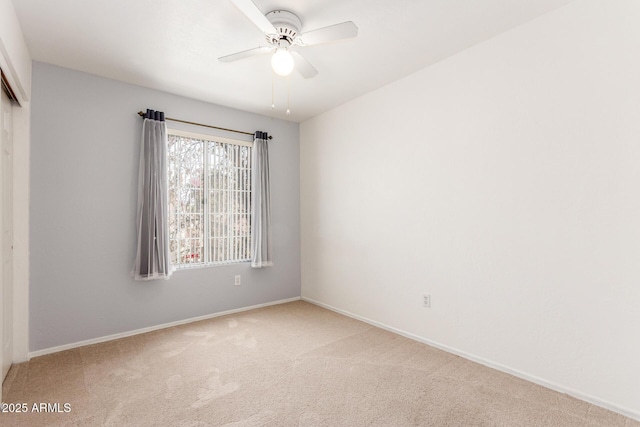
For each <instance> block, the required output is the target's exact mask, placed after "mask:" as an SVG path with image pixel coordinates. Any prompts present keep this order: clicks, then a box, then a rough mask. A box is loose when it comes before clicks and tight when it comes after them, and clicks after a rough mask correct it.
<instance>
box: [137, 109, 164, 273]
mask: <svg viewBox="0 0 640 427" xmlns="http://www.w3.org/2000/svg"><path fill="white" fill-rule="evenodd" d="M167 199H168V187H167V126H166V124H165V121H164V113H162V112H160V111H153V110H147V113H146V114H145V116H144V123H143V125H142V143H141V146H140V168H139V171H138V218H137V226H138V247H137V253H136V261H135V265H134V266H133V272H132V274H133V276H134V278H135V280H153V279H168V278H169V276H170V275H171V273H172V272H173V270H174V269H173V267H172V266H171V255H170V252H169V222H168V218H167V216H168V215H167V214H168V212H167V211H168V202H167Z"/></svg>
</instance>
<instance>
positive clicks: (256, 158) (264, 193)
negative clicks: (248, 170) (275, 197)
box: [251, 132, 273, 268]
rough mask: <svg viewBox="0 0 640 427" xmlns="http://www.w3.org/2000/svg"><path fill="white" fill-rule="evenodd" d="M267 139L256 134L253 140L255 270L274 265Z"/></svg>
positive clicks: (253, 264) (258, 133)
mask: <svg viewBox="0 0 640 427" xmlns="http://www.w3.org/2000/svg"><path fill="white" fill-rule="evenodd" d="M267 138H268V136H267V133H266V132H256V133H255V135H254V139H253V159H252V163H253V171H252V174H251V192H252V197H253V203H252V207H251V213H252V217H253V218H252V221H251V248H252V251H251V252H252V258H251V267H255V268H261V267H269V266H272V265H273V250H272V249H271V205H270V201H269V199H270V196H269V147H268V145H267Z"/></svg>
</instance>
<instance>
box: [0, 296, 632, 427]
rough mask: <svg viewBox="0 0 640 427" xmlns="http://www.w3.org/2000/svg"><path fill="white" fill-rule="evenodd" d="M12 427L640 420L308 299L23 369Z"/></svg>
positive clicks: (16, 370) (18, 371) (10, 391)
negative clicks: (49, 406)
mask: <svg viewBox="0 0 640 427" xmlns="http://www.w3.org/2000/svg"><path fill="white" fill-rule="evenodd" d="M3 396H4V401H5V402H14V403H15V402H18V403H27V405H28V407H29V411H31V409H32V406H33V404H34V403H59V404H60V405H59V406H60V410H62V411H63V410H64V404H65V403H69V404H70V405H71V408H70V409H71V411H70V412H68V413H31V412H29V413H26V414H22V413H21V414H7V413H1V414H0V425H2V426H3V427H4V426H13V425H16V426H39V425H65V426H94V425H95V426H189V427H196V426H197V427H199V426H220V425H224V426H365V425H366V426H606V427H614V426H640V423H638V422H636V421H633V420H630V419H628V418H625V417H623V416H621V415H618V414H615V413H613V412H609V411H607V410H604V409H601V408H599V407H596V406H593V405H590V404H588V403H585V402H582V401H580V400H576V399H573V398H570V397H568V396H566V395H562V394H559V393H556V392H553V391H550V390H548V389H545V388H543V387H540V386H537V385H535V384H532V383H529V382H526V381H523V380H520V379H517V378H515V377H512V376H510V375H506V374H503V373H500V372H498V371H495V370H492V369H489V368H486V367H483V366H481V365H478V364H475V363H472V362H469V361H467V360H465V359H462V358H460V357H457V356H453V355H451V354H448V353H445V352H443V351H440V350H437V349H434V348H432V347H429V346H427V345H424V344H420V343H417V342H415V341H412V340H409V339H407V338H404V337H401V336H398V335H395V334H392V333H390V332H387V331H384V330H381V329H378V328H374V327H372V326H370V325H367V324H365V323H362V322H359V321H356V320H353V319H350V318H347V317H344V316H341V315H339V314H336V313H333V312H331V311H328V310H325V309H322V308H319V307H316V306H314V305H311V304H308V303H305V302H294V303H289V304H283V305H278V306H273V307H268V308H264V309H259V310H253V311H247V312H244V313H240V314H236V315H229V316H226V317H219V318H216V319H212V320H207V321H202V322H197V323H191V324H188V325H183V326H179V327H174V328H170V329H164V330H160V331H156V332H151V333H147V334H143V335H137V336H134V337H129V338H125V339H121V340H117V341H111V342H107V343H103V344H96V345H91V346H87V347H82V348H78V349H73V350H68V351H65V352H61V353H56V354H51V355H48V356H43V357H38V358H35V359H33V360H31V361H30V362H28V363H23V364H19V365H15V366H14V367H13V368H12V369H11V371H10V372H9V375H8V376H7V379H6V381H5V383H4V385H3Z"/></svg>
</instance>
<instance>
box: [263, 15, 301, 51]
mask: <svg viewBox="0 0 640 427" xmlns="http://www.w3.org/2000/svg"><path fill="white" fill-rule="evenodd" d="M265 17H266V18H267V19H268V20H269V22H271V23H272V24H273V26H274V27H276V30H278V34H277V35H275V34H267V41H268V42H269V43H270V44H273V45H278V44H279V42H280V41H281V40H285V41H287V42H289V44H293V41H294V40H295V38H296V37H297V36H298V34H299V33H300V29H301V28H302V21H301V20H300V18H298V15H296V14H295V13H293V12H289V11H288V10H272V11H271V12H269V13H267V14H266V15H265Z"/></svg>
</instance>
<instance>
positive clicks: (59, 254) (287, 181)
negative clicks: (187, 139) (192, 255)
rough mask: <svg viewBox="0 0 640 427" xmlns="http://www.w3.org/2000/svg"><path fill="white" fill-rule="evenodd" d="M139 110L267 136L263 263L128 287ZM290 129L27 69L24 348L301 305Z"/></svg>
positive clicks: (295, 144) (295, 165) (293, 132)
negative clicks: (269, 247)
mask: <svg viewBox="0 0 640 427" xmlns="http://www.w3.org/2000/svg"><path fill="white" fill-rule="evenodd" d="M212 84H224V82H212ZM145 108H152V109H156V110H161V111H164V112H165V113H166V114H167V116H168V117H175V118H181V119H184V120H189V121H195V122H200V123H210V124H213V125H218V126H223V127H227V128H231V129H240V130H246V131H249V132H253V131H256V130H263V131H266V132H268V133H269V134H270V135H273V137H274V139H273V140H272V141H271V142H270V143H269V153H270V164H271V169H270V171H271V185H272V186H271V201H272V221H273V222H272V226H273V238H274V254H275V255H274V266H273V267H270V268H263V269H252V268H251V267H250V264H248V263H243V264H235V265H227V266H218V267H208V268H196V269H188V270H180V271H177V272H175V273H174V274H173V275H172V276H171V278H170V279H169V280H155V281H149V282H135V281H133V279H132V278H131V277H130V271H131V268H132V266H133V261H134V258H135V246H136V231H135V215H136V200H137V195H136V192H137V179H138V178H137V177H138V162H139V152H140V136H141V132H142V119H141V118H140V117H138V115H137V114H136V112H137V111H140V110H142V109H145ZM168 124H169V126H177V125H176V124H175V123H174V122H169V123H168ZM181 127H182V128H183V129H184V128H188V127H189V126H187V125H184V126H181ZM191 129H192V130H194V131H196V132H200V133H215V131H213V130H208V129H206V128H198V127H195V128H191ZM298 131H299V126H298V124H297V123H291V122H286V121H283V120H278V119H272V118H268V117H264V116H259V115H256V114H250V113H245V112H242V111H238V110H232V109H230V108H224V107H221V106H217V105H213V104H207V103H204V102H199V101H194V100H192V99H188V98H183V97H179V96H175V95H170V94H167V93H163V92H159V91H155V90H151V89H146V88H142V87H139V86H134V85H130V84H125V83H121V82H118V81H115V80H109V79H105V78H100V77H96V76H93V75H89V74H85V73H81V72H77V71H72V70H69V69H64V68H60V67H55V66H52V65H47V64H43V63H38V62H36V63H34V68H33V105H32V133H31V142H32V147H33V150H32V155H31V222H30V231H31V292H30V310H31V318H30V330H31V337H30V338H31V344H30V348H31V351H34V352H35V351H41V350H47V349H51V348H52V347H58V346H64V345H71V344H74V343H77V342H81V341H86V340H92V339H98V338H101V337H105V336H109V335H113V334H118V333H126V332H130V331H133V330H138V329H142V328H148V327H154V326H156V325H160V324H165V323H170V322H176V321H181V320H184V319H189V318H194V317H199V316H205V315H209V314H213V313H219V312H224V311H228V310H233V309H238V308H242V307H247V306H253V305H257V304H264V303H269V302H273V301H278V300H282V299H287V298H294V297H299V296H300V225H299V218H300V213H299V206H300V202H299V194H300V189H299V182H300V179H299V133H298ZM224 136H227V137H235V138H238V136H236V135H235V134H233V135H229V134H226V135H224ZM248 138H249V140H251V137H250V136H249V137H248ZM236 274H240V275H241V276H242V284H241V285H240V286H234V276H235V275H236Z"/></svg>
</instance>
